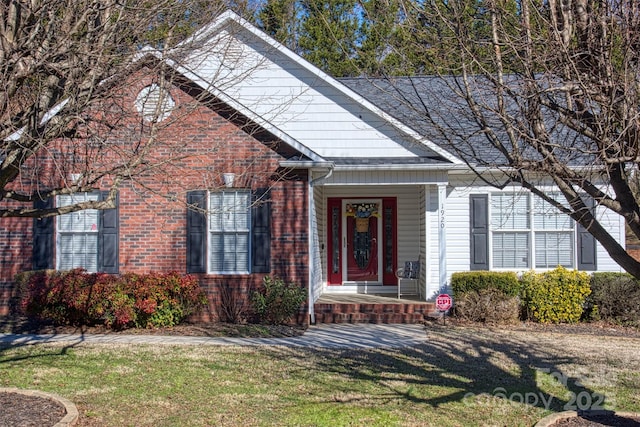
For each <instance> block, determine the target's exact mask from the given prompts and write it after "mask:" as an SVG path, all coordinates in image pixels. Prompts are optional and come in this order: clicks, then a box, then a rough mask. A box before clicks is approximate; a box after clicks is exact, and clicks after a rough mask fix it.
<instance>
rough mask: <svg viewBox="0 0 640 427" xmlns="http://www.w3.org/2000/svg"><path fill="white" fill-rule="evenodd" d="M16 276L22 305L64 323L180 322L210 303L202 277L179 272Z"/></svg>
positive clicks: (26, 310)
mask: <svg viewBox="0 0 640 427" xmlns="http://www.w3.org/2000/svg"><path fill="white" fill-rule="evenodd" d="M16 281H17V282H18V286H20V287H21V288H22V291H21V298H20V302H19V303H20V311H21V312H22V313H23V314H26V315H29V316H35V317H39V318H44V319H50V320H53V321H54V322H56V323H59V324H71V325H97V324H103V325H105V326H107V327H109V328H112V329H124V328H129V327H137V328H149V327H160V326H174V325H177V324H179V323H180V322H182V321H183V320H184V319H185V318H186V317H187V316H189V315H190V314H193V313H195V312H197V311H198V310H199V309H201V308H202V307H203V306H204V305H205V304H206V298H205V296H204V293H203V292H202V290H201V288H200V286H199V285H198V281H197V280H196V278H194V277H193V276H188V275H187V276H182V275H180V274H178V273H176V272H170V273H149V274H134V273H126V274H123V275H120V276H114V275H109V274H103V273H87V272H86V271H84V270H82V269H75V270H70V271H63V272H58V271H36V272H30V273H28V274H26V275H25V274H23V275H22V277H21V278H17V279H16ZM21 282H22V283H21Z"/></svg>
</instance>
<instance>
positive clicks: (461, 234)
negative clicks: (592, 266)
mask: <svg viewBox="0 0 640 427" xmlns="http://www.w3.org/2000/svg"><path fill="white" fill-rule="evenodd" d="M451 185H452V186H453V187H451V188H452V191H451V192H450V194H449V196H448V197H447V222H446V228H447V245H448V246H447V277H448V278H450V277H451V274H452V273H455V272H458V271H469V264H470V247H469V242H470V236H469V229H470V223H469V221H470V219H469V215H470V212H469V196H470V195H471V194H491V193H495V192H499V191H500V190H498V189H496V188H493V187H490V186H479V185H477V184H474V183H473V182H472V181H471V178H467V179H465V178H464V177H455V178H452V180H451ZM514 188H516V189H517V188H518V187H509V188H507V189H505V191H514ZM597 214H598V216H599V219H600V221H602V224H603V225H604V226H605V227H606V228H607V229H609V230H612V234H613V236H615V237H616V238H617V239H618V241H624V222H623V221H622V219H621V217H620V216H619V215H615V214H613V213H611V212H610V211H606V210H605V209H604V208H598V210H597ZM489 244H490V245H491V239H490V243H489ZM597 268H598V271H615V272H617V271H622V269H621V268H620V266H619V265H618V264H617V263H616V262H614V261H613V260H612V259H611V257H610V256H609V255H608V254H607V252H606V250H605V249H604V248H603V247H602V245H600V244H599V243H598V244H597Z"/></svg>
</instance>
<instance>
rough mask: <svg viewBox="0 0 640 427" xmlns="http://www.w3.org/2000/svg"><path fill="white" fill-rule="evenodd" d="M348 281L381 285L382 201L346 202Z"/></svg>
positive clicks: (345, 238) (346, 278) (345, 252)
mask: <svg viewBox="0 0 640 427" xmlns="http://www.w3.org/2000/svg"><path fill="white" fill-rule="evenodd" d="M344 203H345V209H344V212H345V218H344V221H345V222H346V227H345V230H346V236H343V237H344V240H345V241H346V248H344V258H345V259H346V264H347V266H346V277H345V278H344V279H345V280H346V281H348V282H382V277H381V275H380V273H381V271H380V270H381V266H380V263H379V262H378V260H379V259H380V257H379V254H378V250H379V249H381V248H378V235H379V234H380V233H379V232H378V226H379V224H380V221H378V217H379V215H380V214H379V212H380V210H381V209H380V208H381V204H382V203H381V200H378V201H365V202H360V201H353V200H351V201H345V202H344Z"/></svg>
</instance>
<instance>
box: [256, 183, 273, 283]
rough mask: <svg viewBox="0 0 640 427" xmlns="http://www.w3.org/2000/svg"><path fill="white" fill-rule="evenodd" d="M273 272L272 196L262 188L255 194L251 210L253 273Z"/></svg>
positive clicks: (267, 190)
mask: <svg viewBox="0 0 640 427" xmlns="http://www.w3.org/2000/svg"><path fill="white" fill-rule="evenodd" d="M270 271H271V195H270V193H269V189H267V188H260V189H257V190H256V191H255V192H254V193H253V204H252V208H251V272H252V273H269V272H270Z"/></svg>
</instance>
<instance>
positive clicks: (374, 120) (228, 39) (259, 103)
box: [177, 13, 459, 163]
mask: <svg viewBox="0 0 640 427" xmlns="http://www.w3.org/2000/svg"><path fill="white" fill-rule="evenodd" d="M195 38H196V40H198V38H200V39H201V40H206V42H204V43H202V45H201V46H200V47H199V48H196V49H194V50H193V51H191V52H190V53H189V55H187V57H186V58H184V59H183V60H182V61H181V63H180V65H179V67H177V68H179V69H180V71H181V72H183V73H185V74H186V75H187V77H189V78H190V79H192V80H193V81H194V82H195V83H197V84H199V85H201V86H202V87H203V88H205V89H206V90H208V91H210V92H211V93H212V94H214V95H215V96H217V97H219V98H220V99H222V100H223V101H225V102H227V103H228V104H229V105H231V106H232V107H234V108H236V109H237V110H238V111H240V112H242V113H243V114H246V115H247V116H248V117H250V118H252V119H253V120H255V121H256V122H257V123H258V124H260V125H262V126H263V127H265V128H266V129H268V130H270V131H272V132H274V133H275V134H276V135H278V136H279V137H282V138H283V139H284V140H285V141H287V142H289V143H292V144H293V145H294V146H296V148H298V149H300V151H302V152H303V153H305V152H307V154H308V151H310V152H312V153H316V154H317V155H319V156H321V157H322V158H334V157H339V158H354V157H355V158H362V157H369V158H407V157H409V158H411V157H420V156H425V155H432V156H433V155H440V156H442V157H444V158H446V159H448V160H449V161H451V162H453V163H459V161H458V159H456V158H455V157H454V156H452V155H451V154H449V153H448V152H446V151H444V150H442V149H441V148H440V147H438V146H436V145H435V144H432V143H430V142H429V141H424V140H422V137H421V136H420V135H419V134H417V133H416V132H414V131H412V130H411V129H409V128H407V127H406V126H404V125H403V124H402V123H400V122H398V121H397V120H395V119H393V118H392V117H391V116H389V115H388V114H386V113H384V112H382V111H377V109H376V108H375V106H373V105H370V104H369V103H368V102H367V101H366V100H364V99H363V98H361V97H359V96H358V95H357V94H355V93H354V92H352V91H350V90H349V89H348V88H346V87H345V86H343V85H342V84H340V83H339V82H337V81H336V80H335V79H333V78H331V77H330V76H328V75H326V74H324V73H322V72H321V71H320V70H318V69H317V68H315V67H313V66H311V65H310V64H308V63H306V62H305V61H304V60H302V59H301V58H299V57H298V56H297V55H295V54H294V53H292V52H291V51H289V50H288V49H286V48H284V47H283V46H282V45H279V44H278V43H276V42H275V41H273V40H271V39H269V38H268V37H267V36H265V35H264V34H263V33H261V32H260V31H258V30H257V29H255V28H254V27H252V26H250V25H249V24H247V23H246V22H244V21H243V20H241V19H240V18H238V17H237V16H236V15H234V14H231V13H226V14H224V15H222V17H221V18H220V19H219V20H218V21H217V23H215V24H212V25H211V26H210V27H207V28H205V29H204V30H203V31H201V32H200V33H199V34H197V35H196V36H195ZM191 42H193V41H191ZM311 157H312V158H313V156H311Z"/></svg>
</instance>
